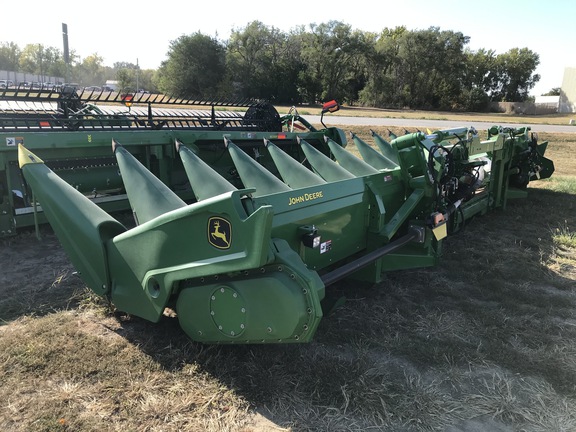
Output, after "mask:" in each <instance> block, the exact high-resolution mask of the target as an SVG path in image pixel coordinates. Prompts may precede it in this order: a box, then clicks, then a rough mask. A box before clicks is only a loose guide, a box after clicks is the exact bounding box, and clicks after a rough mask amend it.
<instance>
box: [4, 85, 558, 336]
mask: <svg viewBox="0 0 576 432" xmlns="http://www.w3.org/2000/svg"><path fill="white" fill-rule="evenodd" d="M0 93H1V94H0V96H2V97H1V98H0V103H4V102H3V100H4V99H9V98H12V99H16V100H18V99H19V100H21V101H24V102H26V103H30V102H41V103H42V104H43V105H42V108H41V109H38V108H37V107H36V108H28V109H25V110H20V111H18V110H16V109H15V108H14V106H10V105H9V104H8V106H7V107H6V106H5V107H4V108H2V107H1V106H0V114H1V115H0V143H2V144H3V143H4V142H5V143H6V145H5V146H0V233H1V234H2V235H10V234H13V233H14V232H15V230H16V229H17V228H20V227H25V226H30V225H33V224H38V223H41V222H43V221H48V222H49V223H50V224H51V226H52V228H53V230H54V232H55V233H56V234H57V236H58V237H59V239H60V242H61V243H62V245H63V247H64V249H65V250H66V252H67V253H68V255H69V257H70V260H71V261H72V263H73V264H74V266H75V267H76V269H77V270H78V273H79V275H80V276H81V278H82V279H83V281H84V282H85V283H86V285H87V286H89V287H90V288H91V289H92V290H93V291H94V292H96V293H97V294H99V295H101V296H104V297H107V298H108V299H110V301H111V302H112V303H113V304H114V305H115V306H116V307H117V308H118V309H119V310H121V311H125V312H127V313H130V314H133V315H136V316H139V317H142V318H144V319H146V320H149V321H152V322H157V321H158V320H159V319H160V318H161V317H162V316H163V314H164V312H165V311H166V309H167V308H170V309H172V310H174V311H175V312H176V315H177V317H178V320H179V322H180V324H181V326H182V328H183V330H184V331H185V332H186V333H187V334H188V335H189V337H190V338H192V339H193V340H195V341H199V342H202V343H289V342H307V341H310V340H311V339H312V338H313V336H314V333H315V331H316V329H317V327H318V324H319V322H320V320H321V319H322V315H323V306H324V305H325V299H326V289H327V288H328V287H330V285H332V284H334V283H336V282H337V281H340V280H342V279H348V280H362V281H369V282H379V281H380V280H381V278H382V275H383V274H384V273H385V272H387V271H391V270H399V269H410V268H419V267H425V266H432V265H435V264H436V263H437V261H438V259H439V257H440V254H441V244H442V241H443V239H444V238H446V236H447V235H449V234H451V233H453V232H456V231H458V230H459V229H460V228H461V226H462V225H463V224H464V223H465V222H466V221H467V220H468V219H470V218H472V217H473V216H475V215H478V214H484V213H486V212H487V211H489V210H492V209H495V208H505V206H506V203H507V201H508V199H510V198H518V197H523V196H526V195H527V192H526V186H527V185H528V183H529V182H530V181H533V180H537V179H539V178H546V177H549V176H551V175H552V173H553V171H554V165H553V163H552V161H550V160H548V159H546V158H545V157H544V153H545V150H546V145H547V143H542V144H538V142H537V137H536V136H535V135H533V134H531V133H530V129H529V128H528V127H525V128H520V129H509V128H501V127H496V126H495V127H493V128H491V129H490V130H489V131H488V132H487V134H486V136H485V137H484V138H483V139H481V138H480V136H479V134H478V133H477V132H476V131H475V130H474V129H471V128H457V129H450V130H440V131H436V132H430V133H428V134H424V133H421V132H418V133H412V134H406V135H403V136H398V137H394V139H392V140H391V141H390V142H388V141H387V140H386V139H384V138H383V137H381V136H379V135H378V134H376V133H373V134H372V140H373V144H369V143H367V142H365V141H364V140H362V139H361V138H360V137H358V136H356V135H354V134H352V135H351V137H350V139H351V141H352V142H353V143H354V146H355V147H356V149H357V152H358V154H359V155H360V157H356V156H354V155H353V154H352V153H351V152H349V151H348V150H346V149H345V148H344V147H345V145H346V137H345V134H344V133H343V131H342V130H340V129H336V128H324V129H321V130H317V129H315V128H314V127H312V126H311V125H310V124H309V123H308V122H306V120H305V119H303V118H301V117H300V116H299V115H298V114H297V112H295V111H294V112H291V113H290V114H289V115H288V116H285V117H283V118H280V117H279V115H278V114H277V113H276V111H275V110H274V109H273V108H272V107H270V106H269V105H265V104H262V103H256V102H254V103H253V102H250V103H249V104H248V105H247V108H248V109H247V111H246V113H245V114H238V113H234V112H227V111H224V112H222V111H221V112H216V111H215V109H214V104H213V105H212V106H211V110H210V111H194V110H190V109H187V110H184V111H181V110H180V108H178V109H176V108H172V107H170V108H166V106H170V105H173V106H179V105H196V104H198V102H196V101H184V100H181V99H172V98H166V97H165V96H163V95H130V98H129V100H130V102H131V103H134V104H135V106H132V107H130V108H128V109H124V110H123V111H122V110H118V109H115V110H114V109H111V108H109V107H107V106H106V104H107V103H112V102H118V101H122V100H126V97H125V95H120V94H110V93H108V94H104V93H102V94H98V95H93V94H92V93H90V94H88V95H86V94H85V92H78V91H76V90H74V89H73V90H69V89H63V90H62V91H59V92H56V93H54V92H52V91H50V92H41V91H37V92H35V93H34V94H30V90H27V91H26V92H25V94H23V95H22V94H20V93H21V91H20V90H6V91H4V92H0ZM96 102H97V103H98V104H94V103H96ZM6 103H7V102H6ZM138 104H140V105H145V106H146V105H147V109H145V108H137V106H138ZM158 106H160V107H161V108H158ZM235 106H238V104H237V105H235ZM336 109H337V105H336V104H334V103H332V104H330V105H329V106H327V108H326V110H325V111H334V110H336ZM298 125H300V126H301V127H302V126H303V127H304V128H305V131H295V129H296V127H297V126H298ZM16 149H18V151H16ZM128 208H130V209H131V210H132V212H133V215H134V221H135V226H134V227H132V228H127V227H126V226H124V225H123V224H122V223H120V222H119V221H118V220H117V219H115V218H114V217H113V216H112V215H111V214H112V213H113V212H114V211H115V210H121V209H128Z"/></svg>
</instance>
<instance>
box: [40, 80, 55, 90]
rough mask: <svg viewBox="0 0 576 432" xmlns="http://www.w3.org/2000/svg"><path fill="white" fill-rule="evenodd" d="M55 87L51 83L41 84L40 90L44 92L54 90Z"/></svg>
mask: <svg viewBox="0 0 576 432" xmlns="http://www.w3.org/2000/svg"><path fill="white" fill-rule="evenodd" d="M55 86H56V85H55V84H54V83H53V82H45V83H42V89H44V90H54V87H55Z"/></svg>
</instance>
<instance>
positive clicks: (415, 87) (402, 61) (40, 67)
mask: <svg viewBox="0 0 576 432" xmlns="http://www.w3.org/2000/svg"><path fill="white" fill-rule="evenodd" d="M469 42H470V37H468V36H465V35H464V34H462V33H461V32H455V31H451V30H441V29H440V28H438V27H430V28H428V29H424V30H408V29H407V28H406V27H396V28H393V29H389V28H385V29H384V30H382V31H381V32H380V33H373V32H366V31H362V30H356V29H353V28H352V27H351V26H350V25H348V24H346V23H343V22H340V21H329V22H326V23H321V24H310V25H308V26H300V27H297V28H296V29H293V30H291V31H289V32H283V31H280V30H279V29H277V28H275V27H273V26H267V25H265V24H263V23H262V22H260V21H253V22H251V23H249V24H248V25H246V27H244V28H240V29H235V30H233V31H232V32H231V35H230V37H229V39H228V40H226V41H221V40H218V39H217V38H215V37H211V36H207V35H204V34H202V33H200V32H197V33H193V34H190V35H183V36H181V37H179V38H178V39H176V40H174V41H172V42H170V45H169V47H168V50H167V55H166V60H165V61H164V62H162V64H161V65H160V67H159V68H158V69H157V70H140V69H139V67H138V65H134V64H132V63H127V62H126V63H115V64H114V66H113V67H112V68H110V67H106V66H104V65H103V64H102V58H101V57H99V56H98V55H96V54H94V55H91V56H88V57H86V58H84V59H83V60H82V61H80V60H79V58H78V56H77V55H76V54H75V53H74V52H72V53H71V58H72V64H71V67H70V74H71V77H72V79H73V80H75V81H77V82H80V83H81V84H84V85H93V84H98V83H104V81H105V80H106V79H117V80H119V81H120V83H121V84H123V85H125V86H126V87H133V86H134V81H135V76H136V75H138V78H139V83H140V84H139V86H140V87H143V88H146V89H147V90H150V91H159V92H162V93H166V94H171V95H175V96H181V97H190V98H199V99H210V98H258V99H265V100H269V101H271V102H272V103H275V104H301V103H312V104H314V103H318V102H322V101H326V100H331V99H336V100H338V101H339V102H341V103H346V104H350V105H364V106H372V107H382V108H410V109H437V110H463V111H482V110H486V109H487V108H488V105H489V102H490V101H507V102H522V101H525V100H527V99H528V98H529V92H530V90H531V89H532V88H533V87H534V85H535V84H536V83H537V82H538V81H539V79H540V76H539V75H538V74H536V73H535V70H536V68H537V66H538V64H539V62H540V60H539V56H538V54H536V53H535V52H533V51H531V50H530V49H528V48H513V49H511V50H509V51H507V52H506V53H503V54H496V51H495V50H493V49H479V50H477V51H472V50H471V49H470V48H469V47H468V44H469ZM14 68H16V69H14ZM65 68H66V65H65V64H64V61H63V55H62V52H61V51H59V50H57V49H55V48H50V47H49V48H45V47H43V46H42V45H40V44H36V45H27V46H26V47H25V48H24V49H22V50H20V49H19V47H17V46H16V45H15V44H13V43H3V44H2V45H0V69H8V70H21V71H23V72H30V73H45V74H50V75H56V76H58V75H60V76H63V75H62V74H63V73H64V72H65V71H66V70H65Z"/></svg>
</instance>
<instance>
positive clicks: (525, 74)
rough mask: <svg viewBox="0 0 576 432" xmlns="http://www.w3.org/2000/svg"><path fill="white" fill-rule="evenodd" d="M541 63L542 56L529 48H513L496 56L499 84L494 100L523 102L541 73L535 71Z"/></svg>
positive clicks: (494, 93) (493, 95) (493, 96)
mask: <svg viewBox="0 0 576 432" xmlns="http://www.w3.org/2000/svg"><path fill="white" fill-rule="evenodd" d="M539 64H540V56H539V55H538V54H536V53H535V52H533V51H531V50H529V49H528V48H512V49H511V50H510V51H508V52H506V53H504V54H500V55H498V56H497V58H496V74H497V76H498V85H497V88H496V89H495V90H494V92H493V94H492V100H496V101H502V102H523V101H525V100H526V99H527V98H528V96H529V92H530V90H531V89H532V88H534V86H535V85H536V83H537V82H538V81H540V75H538V74H535V73H534V71H535V70H536V68H537V67H538V65H539Z"/></svg>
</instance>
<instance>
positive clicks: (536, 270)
mask: <svg viewBox="0 0 576 432" xmlns="http://www.w3.org/2000/svg"><path fill="white" fill-rule="evenodd" d="M529 192H530V195H531V196H530V198H529V199H528V200H522V201H514V202H510V204H509V206H508V209H507V210H506V211H505V212H503V211H496V212H494V213H491V214H488V215H486V216H483V217H478V218H476V219H474V220H472V221H471V222H470V223H469V224H468V226H467V227H466V228H465V230H464V231H462V232H461V233H460V234H459V235H456V236H454V237H451V238H450V239H448V240H447V241H446V244H445V249H444V255H443V257H442V259H441V262H440V265H439V266H437V267H436V268H430V269H418V270H410V271H401V272H394V273H390V274H388V275H387V278H386V280H385V281H384V282H382V283H381V284H378V285H376V286H369V285H366V284H364V285H358V284H357V283H353V284H351V283H341V284H338V285H335V286H332V287H330V289H329V295H331V296H334V297H336V298H338V297H342V296H343V297H346V298H347V300H348V301H347V303H346V304H345V305H344V306H343V307H341V308H339V309H337V310H335V311H334V312H333V313H332V314H330V315H329V316H326V317H325V318H324V320H323V321H322V323H321V325H320V327H319V329H318V332H317V334H316V337H315V339H314V341H313V342H312V343H310V344H306V345H266V346H202V345H199V344H195V343H193V342H191V341H189V340H188V339H187V337H186V336H185V335H184V334H183V333H182V331H181V330H180V328H179V327H178V324H177V321H176V320H174V319H166V320H165V321H163V322H162V323H161V324H159V325H157V326H153V325H150V324H148V323H144V322H142V321H140V320H132V321H131V322H129V323H126V324H124V326H123V327H122V329H121V330H120V332H121V334H122V335H123V336H124V337H126V338H127V339H129V340H130V341H131V342H132V343H134V344H137V345H138V346H140V347H141V349H142V350H143V351H145V352H146V353H147V354H149V355H150V356H151V357H153V358H154V360H155V361H157V362H159V363H160V364H161V365H162V366H163V367H164V368H166V369H168V370H171V371H175V372H177V371H179V370H181V368H182V367H184V366H185V365H187V364H190V363H194V364H198V365H199V366H200V367H201V368H202V369H203V370H204V371H206V372H208V373H209V374H210V375H211V376H213V377H214V378H215V379H217V380H218V381H219V382H222V383H224V384H226V385H227V386H228V387H229V388H231V389H233V390H234V391H236V392H237V393H238V394H239V395H241V396H242V397H243V398H245V399H246V400H248V401H249V402H250V403H251V404H252V406H254V407H256V408H257V409H260V410H261V412H263V413H265V415H267V416H268V417H269V418H270V419H271V420H272V421H274V422H275V423H276V424H278V425H280V426H283V427H292V428H294V430H308V428H310V429H314V427H320V428H326V427H328V428H329V426H330V424H331V422H337V421H339V422H340V424H349V425H351V424H353V423H354V424H358V425H361V426H362V427H373V426H374V425H380V426H382V425H390V424H392V425H394V424H396V425H400V424H401V425H404V426H406V425H408V426H410V425H411V422H412V421H414V422H416V423H418V422H421V425H422V426H423V428H426V427H446V425H450V424H453V423H454V422H457V421H458V420H459V419H462V418H473V417H474V416H476V415H482V414H485V412H484V411H483V409H485V408H482V407H474V404H473V403H470V401H468V402H467V404H468V405H469V406H468V407H466V408H465V407H464V406H463V405H458V404H457V403H456V401H458V400H461V399H462V398H464V399H466V397H470V398H473V397H479V396H477V395H476V396H474V392H475V391H480V390H478V389H477V388H476V387H478V386H485V387H486V388H485V389H484V391H485V392H492V393H490V395H491V397H492V396H493V397H494V398H496V397H498V398H503V396H502V389H501V388H500V387H498V388H496V387H495V386H492V387H491V386H490V385H489V381H490V380H489V379H488V378H486V376H488V377H491V378H490V379H492V380H494V379H495V378H494V377H501V376H504V377H508V376H509V377H510V378H509V380H510V381H506V380H507V379H508V378H505V379H504V382H505V384H502V385H503V386H508V385H510V386H511V385H516V386H517V387H519V388H520V389H519V390H517V394H516V393H514V394H512V396H513V397H512V396H511V398H513V399H514V400H517V403H519V404H520V403H523V402H522V401H523V399H522V397H520V396H521V395H522V394H524V393H526V390H525V389H522V388H521V384H520V383H521V382H525V381H526V382H528V381H530V380H533V381H534V382H537V383H539V384H538V385H544V386H546V388H548V389H549V391H550V394H552V395H553V397H554V398H559V399H561V398H564V397H568V398H573V397H575V396H576V387H575V383H576V361H575V360H574V354H575V353H576V282H575V281H576V267H575V262H574V261H572V263H571V264H569V263H568V264H566V263H560V264H558V263H557V262H556V261H557V258H558V255H557V254H556V247H555V244H554V241H553V233H554V230H555V228H556V227H557V226H560V225H563V224H565V223H567V224H568V225H569V226H571V227H574V226H576V218H575V217H576V211H575V204H574V196H573V195H570V194H564V193H558V192H553V191H549V190H543V189H531V190H530V191H529ZM552 208H553V209H554V211H550V209H552ZM530 382H532V381H530ZM531 385H532V384H531ZM534 385H535V384H534ZM443 386H444V387H443ZM448 388H449V389H448ZM483 388H484V387H483ZM438 392H440V393H438ZM534 397H537V396H534ZM447 398H448V400H449V402H448V403H446V399H447ZM459 398H460V399H459ZM552 400H556V399H552V398H551V399H549V403H550V404H552V403H553V402H552ZM450 401H452V402H450ZM500 402H501V401H500ZM505 402H506V401H505ZM502 403H504V402H502ZM506 403H508V402H506ZM526 403H527V402H526ZM546 403H547V401H546V400H544V401H543V402H542V405H543V409H548V408H549V407H548V406H546ZM554 403H555V402H554ZM455 406H458V408H455ZM505 406H507V405H505ZM493 409H494V411H493V412H491V414H494V415H495V416H498V417H499V418H500V420H502V421H503V422H505V423H508V424H514V423H516V422H520V423H522V422H523V421H524V422H526V421H527V420H526V419H525V418H524V417H522V415H521V414H518V412H516V411H514V410H513V409H512V408H510V409H509V412H508V411H506V409H504V408H502V407H494V408H493ZM414 410H416V412H415V411H414ZM519 410H520V408H519ZM520 411H521V410H520ZM507 412H508V414H506V413H507ZM518 416H519V417H518ZM439 418H442V420H439ZM394 421H397V422H398V423H394ZM550 421H552V420H550ZM342 422H344V423H342ZM387 422H388V423H387ZM310 425H314V426H310ZM412 426H414V425H412ZM424 426H425V427H424ZM416 429H418V428H417V427H416Z"/></svg>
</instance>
